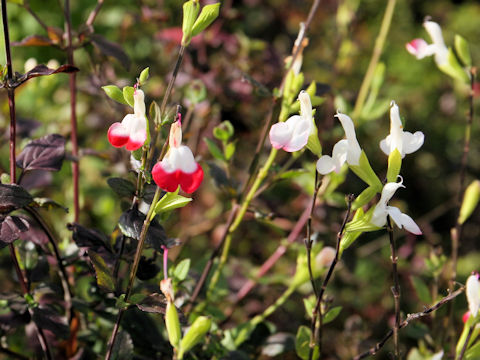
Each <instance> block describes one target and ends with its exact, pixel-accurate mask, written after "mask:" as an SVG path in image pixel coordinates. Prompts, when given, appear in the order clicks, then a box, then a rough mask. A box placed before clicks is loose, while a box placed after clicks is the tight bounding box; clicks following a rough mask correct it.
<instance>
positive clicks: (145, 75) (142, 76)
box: [138, 67, 150, 85]
mask: <svg viewBox="0 0 480 360" xmlns="http://www.w3.org/2000/svg"><path fill="white" fill-rule="evenodd" d="M149 73H150V68H148V67H147V68H145V69H143V71H142V72H141V73H140V76H139V77H138V82H139V85H143V84H145V83H146V82H147V80H148V76H149Z"/></svg>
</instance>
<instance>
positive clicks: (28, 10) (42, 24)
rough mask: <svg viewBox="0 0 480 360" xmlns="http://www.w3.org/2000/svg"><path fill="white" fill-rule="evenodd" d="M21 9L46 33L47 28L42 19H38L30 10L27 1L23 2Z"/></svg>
mask: <svg viewBox="0 0 480 360" xmlns="http://www.w3.org/2000/svg"><path fill="white" fill-rule="evenodd" d="M23 8H24V9H25V10H26V11H27V12H28V13H29V14H30V15H32V17H33V18H34V19H35V21H36V22H37V23H38V24H39V25H40V26H41V27H42V28H43V29H44V30H45V31H46V32H47V33H48V26H47V24H45V23H44V22H43V21H42V19H40V18H39V17H38V15H37V14H35V13H34V12H33V10H32V9H31V8H30V4H29V3H28V1H24V2H23Z"/></svg>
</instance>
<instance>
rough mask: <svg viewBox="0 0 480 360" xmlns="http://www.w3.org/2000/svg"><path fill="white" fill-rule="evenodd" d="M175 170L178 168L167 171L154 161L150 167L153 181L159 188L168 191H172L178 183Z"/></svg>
mask: <svg viewBox="0 0 480 360" xmlns="http://www.w3.org/2000/svg"><path fill="white" fill-rule="evenodd" d="M177 172H178V170H177V171H173V172H171V173H168V172H166V171H165V170H163V168H162V165H161V164H160V163H156V164H155V166H154V167H153V169H152V177H153V181H155V184H157V186H158V187H159V188H160V189H162V190H165V191H168V192H174V191H175V190H177V188H178V185H179V182H178V179H177Z"/></svg>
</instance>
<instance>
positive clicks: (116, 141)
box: [107, 122, 129, 147]
mask: <svg viewBox="0 0 480 360" xmlns="http://www.w3.org/2000/svg"><path fill="white" fill-rule="evenodd" d="M107 137H108V141H109V142H110V144H112V145H113V146H115V147H122V146H124V145H125V144H126V143H127V142H128V137H129V136H128V132H126V131H125V129H124V127H123V126H122V124H121V123H119V122H116V123H114V124H112V126H110V128H109V129H108V133H107Z"/></svg>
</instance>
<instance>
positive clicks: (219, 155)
mask: <svg viewBox="0 0 480 360" xmlns="http://www.w3.org/2000/svg"><path fill="white" fill-rule="evenodd" d="M203 140H204V141H205V143H206V144H207V147H208V151H210V154H212V156H213V157H214V158H215V159H217V160H220V161H226V160H227V159H225V156H224V155H223V152H222V150H220V148H219V147H218V146H217V145H216V144H215V143H214V142H213V141H212V140H210V139H209V138H203Z"/></svg>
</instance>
